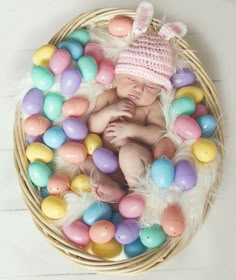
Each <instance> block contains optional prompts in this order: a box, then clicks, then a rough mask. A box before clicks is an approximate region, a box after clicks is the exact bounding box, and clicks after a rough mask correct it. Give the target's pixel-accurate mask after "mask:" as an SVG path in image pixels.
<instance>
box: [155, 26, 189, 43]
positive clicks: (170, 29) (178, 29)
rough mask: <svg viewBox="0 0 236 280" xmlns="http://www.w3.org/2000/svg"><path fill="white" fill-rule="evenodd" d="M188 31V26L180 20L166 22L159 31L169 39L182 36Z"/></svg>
mask: <svg viewBox="0 0 236 280" xmlns="http://www.w3.org/2000/svg"><path fill="white" fill-rule="evenodd" d="M186 33H187V26H186V25H185V24H184V23H182V22H180V21H176V22H168V23H165V24H164V25H163V26H162V27H161V29H160V31H159V32H158V34H159V35H160V36H162V37H163V38H165V39H166V40H167V41H169V40H170V39H171V38H174V37H180V38H181V37H183V36H185V35H186Z"/></svg>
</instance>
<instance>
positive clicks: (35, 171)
mask: <svg viewBox="0 0 236 280" xmlns="http://www.w3.org/2000/svg"><path fill="white" fill-rule="evenodd" d="M28 173H29V177H30V180H31V181H32V182H33V184H34V185H36V186H38V187H45V186H47V183H48V180H49V178H50V177H51V176H52V171H51V170H50V168H49V167H48V166H47V165H46V164H44V163H42V162H40V161H34V162H32V163H30V165H29V167H28Z"/></svg>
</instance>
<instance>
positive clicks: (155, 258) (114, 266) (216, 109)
mask: <svg viewBox="0 0 236 280" xmlns="http://www.w3.org/2000/svg"><path fill="white" fill-rule="evenodd" d="M119 15H122V16H126V17H130V18H131V19H134V16H135V12H134V11H132V10H126V9H115V8H114V9H98V10H93V11H90V12H87V13H83V14H81V15H79V16H78V17H76V18H74V19H73V20H71V21H70V22H69V23H68V24H67V25H66V26H64V27H63V28H62V29H61V30H60V31H59V32H57V33H56V34H55V35H54V37H53V38H52V39H51V40H50V42H49V43H50V44H53V45H55V46H56V45H57V44H58V43H59V42H60V41H62V40H64V39H65V38H66V37H67V36H68V35H69V34H70V33H71V32H73V31H74V30H76V29H78V28H81V27H86V26H88V25H91V24H92V25H94V24H95V25H96V27H98V28H99V27H104V26H107V25H108V22H109V20H110V19H112V18H113V17H115V16H119ZM159 23H160V22H159V20H157V19H155V18H154V19H153V21H152V24H153V25H157V24H159ZM177 45H178V46H179V47H180V48H182V49H183V50H184V55H185V57H186V58H187V59H188V61H189V64H190V66H191V67H192V69H193V70H194V72H195V74H196V76H197V79H198V81H199V83H200V84H201V87H202V88H203V90H204V92H205V102H206V104H207V107H208V108H209V110H210V112H211V113H212V114H213V115H214V116H215V117H216V119H217V120H218V129H217V132H216V139H217V141H218V142H219V143H221V144H222V145H219V146H218V152H219V153H220V156H221V159H223V157H224V150H223V144H224V134H223V124H222V119H221V110H220V106H219V102H218V99H217V95H216V90H215V87H214V85H213V84H212V81H211V80H210V78H209V77H208V75H207V74H206V72H205V70H204V69H203V66H202V64H201V63H200V61H199V59H198V58H197V57H196V56H195V54H194V53H193V52H192V51H191V48H190V46H189V45H188V44H187V43H186V42H185V41H184V40H182V39H177ZM14 160H15V166H16V170H17V175H18V181H19V184H20V186H21V189H22V193H23V197H24V200H25V203H26V205H27V207H28V209H29V210H30V212H31V215H32V218H33V220H34V222H35V224H36V226H37V227H38V229H39V230H40V232H42V234H43V235H44V236H45V238H46V239H47V240H48V241H49V242H50V243H51V244H52V245H53V246H54V247H55V248H56V249H58V250H59V251H60V252H61V253H63V254H64V255H66V256H67V257H68V258H69V259H71V260H72V261H74V262H76V263H78V264H80V265H81V266H83V267H86V268H88V269H92V270H96V271H97V272H100V273H109V274H123V275H124V274H136V273H142V272H145V271H147V270H149V269H151V268H153V267H156V266H159V265H160V264H161V263H163V262H164V261H166V260H168V259H170V258H171V257H173V256H174V255H176V254H177V253H178V252H179V251H181V250H182V249H183V248H184V247H185V246H186V245H187V244H188V243H189V241H190V240H187V241H186V240H185V241H183V240H181V238H175V239H173V240H171V242H167V243H166V244H165V245H164V246H163V247H161V248H157V249H152V250H150V251H148V252H147V253H145V254H142V255H140V256H138V257H135V258H132V259H127V260H122V261H108V260H104V259H100V258H98V257H96V256H94V255H91V254H89V253H87V252H85V251H83V250H80V249H79V248H77V247H75V246H73V244H72V243H70V242H69V241H67V240H66V239H65V238H64V236H63V235H62V233H61V232H60V230H58V229H57V228H56V227H54V226H53V225H51V224H50V223H49V222H48V220H47V218H46V217H45V216H44V215H43V213H42V211H41V207H40V204H41V202H40V198H39V196H38V193H37V191H36V190H35V188H34V187H33V186H32V183H31V182H30V179H29V176H28V161H27V158H26V155H25V134H24V131H23V129H22V113H21V104H18V106H17V108H16V114H15V123H14ZM218 173H222V161H221V163H220V165H219V170H218ZM219 183H220V182H219V176H217V178H216V180H215V182H214V184H213V185H212V187H211V191H210V193H209V196H208V199H207V200H206V202H205V207H204V217H203V221H204V220H205V217H206V215H207V213H208V211H209V208H210V207H209V206H210V205H211V204H212V203H213V200H214V197H215V196H213V195H212V194H215V192H216V191H217V189H218V186H219Z"/></svg>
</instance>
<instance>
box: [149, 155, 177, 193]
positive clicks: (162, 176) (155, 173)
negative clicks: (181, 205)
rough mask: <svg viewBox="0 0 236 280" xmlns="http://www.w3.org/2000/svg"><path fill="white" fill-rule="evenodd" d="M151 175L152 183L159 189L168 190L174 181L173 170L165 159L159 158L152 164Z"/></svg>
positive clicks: (170, 163)
mask: <svg viewBox="0 0 236 280" xmlns="http://www.w3.org/2000/svg"><path fill="white" fill-rule="evenodd" d="M151 174H152V178H153V180H154V182H155V183H156V185H157V186H158V187H160V188H163V189H166V188H168V187H169V186H170V185H171V184H172V183H173V181H174V175H175V168H174V165H173V164H172V162H171V161H170V160H169V159H167V158H160V159H157V160H155V161H154V162H153V164H152V167H151Z"/></svg>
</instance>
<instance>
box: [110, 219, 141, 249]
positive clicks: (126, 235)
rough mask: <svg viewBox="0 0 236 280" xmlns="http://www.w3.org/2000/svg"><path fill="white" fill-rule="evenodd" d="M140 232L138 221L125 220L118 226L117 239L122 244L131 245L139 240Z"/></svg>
mask: <svg viewBox="0 0 236 280" xmlns="http://www.w3.org/2000/svg"><path fill="white" fill-rule="evenodd" d="M140 231H141V228H140V226H139V224H138V222H137V221H136V220H133V219H125V220H123V221H121V222H120V223H119V224H118V226H117V229H116V234H115V239H116V240H117V241H118V242H119V243H121V244H130V243H132V242H134V241H135V240H136V239H138V238H139V233H140Z"/></svg>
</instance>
